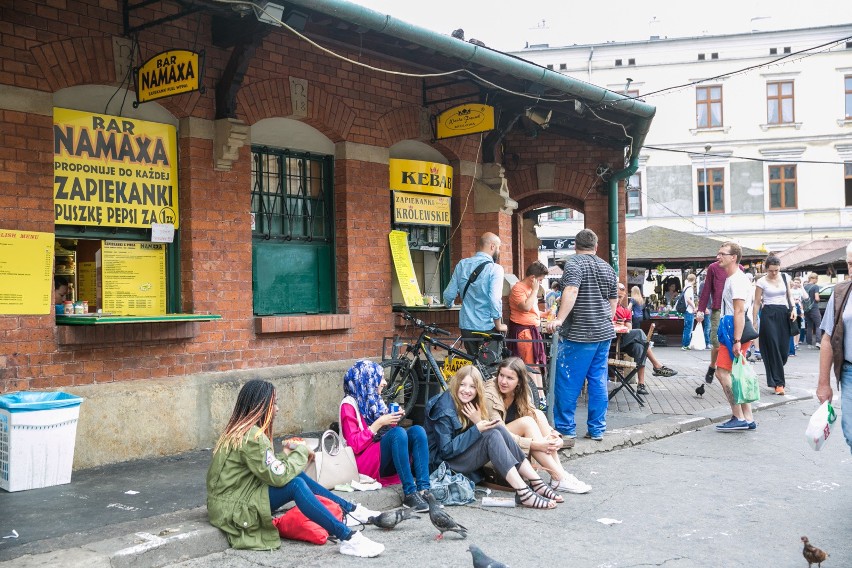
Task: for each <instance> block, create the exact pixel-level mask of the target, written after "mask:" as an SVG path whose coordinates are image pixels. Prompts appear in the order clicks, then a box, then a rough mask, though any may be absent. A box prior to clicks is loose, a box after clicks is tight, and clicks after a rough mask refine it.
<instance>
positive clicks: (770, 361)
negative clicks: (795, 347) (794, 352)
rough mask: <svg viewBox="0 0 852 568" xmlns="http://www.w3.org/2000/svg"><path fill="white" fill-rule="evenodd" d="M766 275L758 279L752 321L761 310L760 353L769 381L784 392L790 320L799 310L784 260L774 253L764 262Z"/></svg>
mask: <svg viewBox="0 0 852 568" xmlns="http://www.w3.org/2000/svg"><path fill="white" fill-rule="evenodd" d="M764 267H765V268H766V276H764V277H763V278H761V279H760V280H758V281H757V282H756V283H755V289H754V306H753V308H752V309H753V310H754V313H753V317H752V321H758V319H757V313H758V310H760V327H759V329H758V331H759V332H760V354H761V356H762V357H763V366H764V367H765V368H766V382H767V384H768V385H769V388H774V389H775V394H778V395H783V394H784V365H786V364H787V356H788V355H789V353H790V321H791V320H793V321H795V319H796V310H795V308H794V307H793V300H792V296H791V294H790V287H789V286H788V284H787V280H786V277H785V276H784V275H782V274H781V260H780V259H779V258H778V257H777V256H775V255H772V254H770V255H769V256H768V257H767V258H766V262H764Z"/></svg>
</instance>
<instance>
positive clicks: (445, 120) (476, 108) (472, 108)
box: [437, 104, 494, 140]
mask: <svg viewBox="0 0 852 568" xmlns="http://www.w3.org/2000/svg"><path fill="white" fill-rule="evenodd" d="M489 130H494V107H493V106H490V105H483V104H464V105H459V106H455V107H453V108H451V109H448V110H445V111H444V112H442V113H441V114H439V115H438V120H437V137H438V140H441V139H442V138H453V137H455V136H464V135H466V134H476V133H477V132H488V131H489Z"/></svg>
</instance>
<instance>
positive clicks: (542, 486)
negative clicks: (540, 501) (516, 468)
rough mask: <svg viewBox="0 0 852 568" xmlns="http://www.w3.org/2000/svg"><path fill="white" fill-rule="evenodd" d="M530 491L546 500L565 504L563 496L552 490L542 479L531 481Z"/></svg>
mask: <svg viewBox="0 0 852 568" xmlns="http://www.w3.org/2000/svg"><path fill="white" fill-rule="evenodd" d="M530 489H532V490H533V491H535V492H536V493H538V494H539V495H541V496H542V497H544V498H545V499H550V500H551V501H554V502H556V503H564V502H565V500H564V499H563V498H562V496H561V495H560V494H559V493H557V492H556V491H554V490H553V489H551V487H550V486H549V485H548V484H547V483H545V482H544V481H543V480H542V479H541V478H540V477H539V478H538V479H531V480H530Z"/></svg>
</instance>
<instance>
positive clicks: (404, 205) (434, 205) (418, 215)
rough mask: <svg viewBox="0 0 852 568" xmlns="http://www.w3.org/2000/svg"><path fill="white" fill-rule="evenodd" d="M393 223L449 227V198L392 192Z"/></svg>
mask: <svg viewBox="0 0 852 568" xmlns="http://www.w3.org/2000/svg"><path fill="white" fill-rule="evenodd" d="M393 221H394V223H401V224H407V225H446V226H447V227H449V226H450V198H449V197H444V196H443V195H424V194H422V193H403V192H401V191H394V192H393Z"/></svg>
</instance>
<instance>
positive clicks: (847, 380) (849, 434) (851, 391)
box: [840, 363, 852, 451]
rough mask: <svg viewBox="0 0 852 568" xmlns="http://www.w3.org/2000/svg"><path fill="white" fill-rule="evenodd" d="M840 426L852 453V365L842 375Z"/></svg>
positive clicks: (846, 367) (846, 365) (845, 365)
mask: <svg viewBox="0 0 852 568" xmlns="http://www.w3.org/2000/svg"><path fill="white" fill-rule="evenodd" d="M840 409H841V414H840V426H841V427H842V428H843V436H844V437H845V438H846V443H847V444H849V451H852V365H850V364H849V363H845V364H844V365H843V370H842V371H841V373H840Z"/></svg>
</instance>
